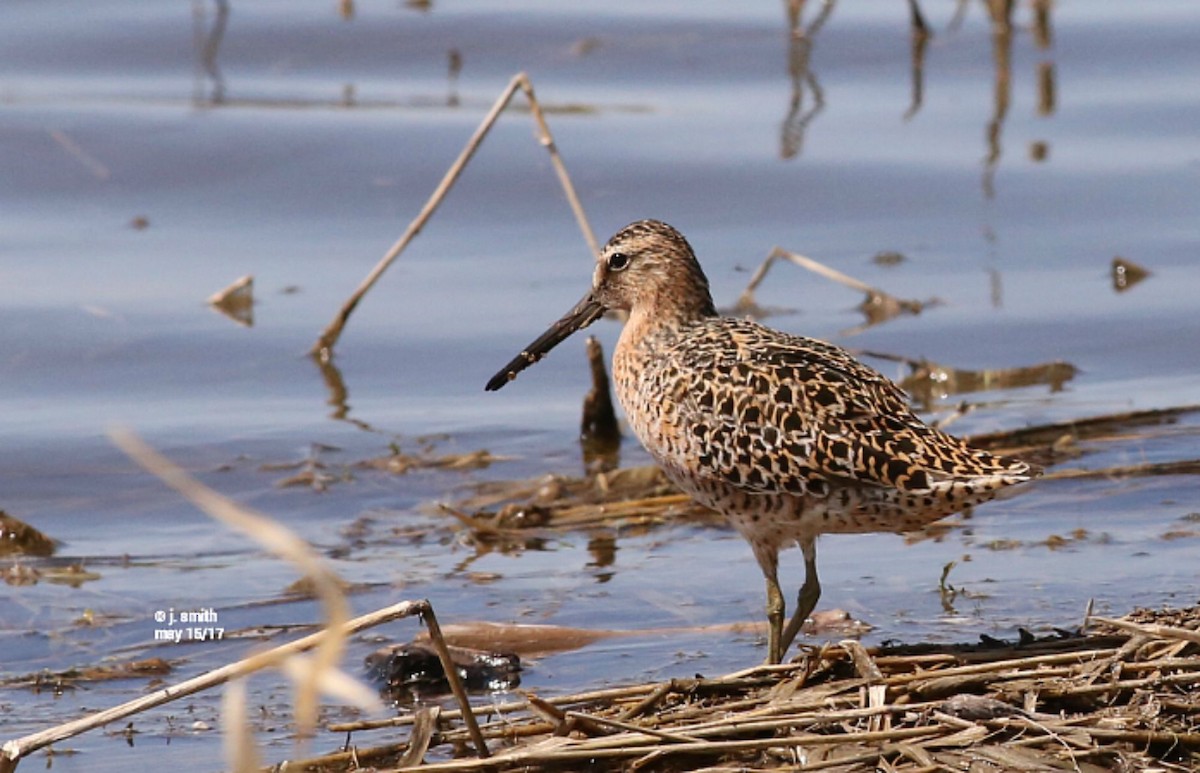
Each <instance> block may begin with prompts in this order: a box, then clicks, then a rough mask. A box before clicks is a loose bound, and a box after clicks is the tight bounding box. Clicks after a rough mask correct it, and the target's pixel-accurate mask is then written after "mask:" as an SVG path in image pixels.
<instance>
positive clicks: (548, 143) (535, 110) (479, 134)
mask: <svg viewBox="0 0 1200 773" xmlns="http://www.w3.org/2000/svg"><path fill="white" fill-rule="evenodd" d="M518 89H520V90H521V91H522V92H523V93H524V94H525V97H526V99H528V100H529V111H530V113H531V114H532V115H533V119H534V122H535V123H536V125H537V130H538V142H540V143H541V145H542V146H543V147H544V148H546V150H547V151H548V152H549V153H550V162H551V164H552V165H553V166H554V172H555V174H556V175H557V176H558V180H559V183H561V184H562V187H563V192H564V194H565V195H566V197H567V202H568V203H569V204H570V206H571V211H572V212H574V213H575V219H576V221H578V223H579V228H580V230H582V231H583V236H584V239H585V240H587V243H588V247H589V249H591V251H592V254H593V255H595V254H597V253H599V251H600V249H599V246H598V245H597V244H596V236H595V234H594V233H593V232H592V227H591V225H590V224H589V223H588V220H587V215H585V214H584V211H583V206H582V205H581V204H580V202H579V196H578V195H577V194H576V192H575V186H574V185H573V184H572V183H571V178H570V176H569V175H568V174H567V167H566V165H565V164H564V163H563V160H562V157H561V156H560V155H559V153H558V147H557V146H556V145H555V143H554V136H553V135H552V134H551V133H550V126H549V124H547V123H546V117H545V115H543V113H542V108H541V105H540V104H539V103H538V101H537V97H536V96H534V93H533V83H532V81H530V79H529V76H528V75H526V74H525V73H523V72H520V73H517V74H516V75H514V76H513V78H512V80H510V81H509V82H508V86H506V87H505V88H504V91H502V92H501V93H500V96H499V97H498V98H497V99H496V101H495V103H494V104H493V105H492V108H491V110H489V111H488V113H487V115H486V116H485V117H484V119H483V121H482V122H481V123H480V124H479V126H478V128H476V129H475V133H474V134H472V135H471V138H470V139H469V140H468V141H467V144H466V146H465V147H463V149H462V152H461V153H459V155H458V158H456V159H455V160H454V163H453V164H451V165H450V168H449V169H448V170H446V174H445V175H444V176H443V177H442V180H441V182H440V183H438V186H437V187H436V188H435V189H434V191H433V193H432V194H431V195H430V197H429V199H428V200H427V201H426V202H425V206H423V207H421V211H420V212H419V213H417V216H416V217H415V218H413V221H412V222H411V223H409V225H408V228H407V229H405V231H404V233H403V235H401V236H400V238H399V239H397V240H396V242H395V243H394V244H393V245H392V246H391V247H390V248H389V249H388V251H387V252H386V253H385V254H384V256H383V257H382V258H380V260H379V262H378V263H376V264H375V267H374V268H373V269H371V272H370V273H369V274H367V277H366V278H365V279H364V280H363V281H362V283H361V284H359V286H358V288H357V289H355V291H354V292H353V293H351V294H350V297H349V298H348V299H347V300H346V302H345V303H344V304H342V307H341V309H340V310H339V311H338V313H337V315H336V316H334V318H333V321H331V322H330V323H329V325H328V326H327V327H326V328H325V330H324V331H323V332H322V333H321V335H320V337H319V338H317V341H316V343H315V344H313V348H312V350H311V352H310V353H311V354H312V355H313V357H315V358H316V359H317V360H318V361H321V362H328V361H329V360H330V359H331V358H332V357H333V347H334V346H335V345H336V344H337V341H338V339H339V338H340V337H341V335H342V329H343V328H344V327H345V326H346V322H347V321H349V319H350V315H351V314H352V313H353V312H354V309H355V307H356V306H358V303H359V301H361V300H362V299H363V296H364V295H366V294H367V292H368V291H369V290H370V289H371V288H372V287H373V286H374V285H375V283H376V282H377V281H378V280H379V277H381V276H383V272H384V271H386V270H387V268H388V266H390V265H391V264H392V262H393V261H395V259H396V258H398V257H400V253H402V252H404V250H405V248H407V247H408V244H409V242H411V241H412V240H413V239H414V238H415V237H416V235H417V234H418V233H420V232H421V229H422V228H424V227H425V223H426V222H428V221H429V218H430V217H432V216H433V213H434V212H435V211H437V208H438V206H440V205H441V203H442V200H443V199H445V198H446V194H448V193H449V192H450V189H451V188H452V187H453V186H454V183H455V182H457V181H458V178H459V176H460V175H461V174H462V172H463V169H465V168H466V165H467V162H469V161H470V160H471V157H472V156H474V155H475V151H476V150H478V149H479V146H480V144H482V142H483V139H484V137H486V136H487V133H488V132H489V131H491V128H492V126H493V125H494V124H495V123H496V120H497V119H498V118H499V117H500V114H501V113H503V112H504V109H505V108H506V107H507V106H508V103H509V101H511V100H512V98H513V95H514V94H516V92H517V90H518Z"/></svg>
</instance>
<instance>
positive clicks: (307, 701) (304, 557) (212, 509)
mask: <svg viewBox="0 0 1200 773" xmlns="http://www.w3.org/2000/svg"><path fill="white" fill-rule="evenodd" d="M111 436H112V440H113V442H114V443H115V444H116V445H117V446H118V447H119V448H120V449H121V450H122V451H124V452H125V453H127V454H128V455H129V456H130V457H131V458H132V459H134V460H135V461H136V462H137V463H138V464H140V465H141V466H142V467H144V468H145V469H146V470H147V471H149V472H151V473H153V474H154V475H156V476H158V477H159V478H160V479H161V480H162V481H163V482H164V483H166V484H167V485H168V486H170V487H171V488H173V489H175V490H176V491H178V492H179V493H180V494H182V495H183V496H184V497H185V498H187V499H189V500H190V501H191V502H192V503H193V504H194V505H196V506H197V507H199V508H200V509H201V510H203V511H204V512H205V513H207V514H208V515H210V516H212V517H213V518H215V519H216V520H218V521H220V522H222V523H224V524H225V525H227V526H229V527H230V528H233V529H236V530H237V531H240V532H242V533H243V534H245V535H247V536H248V537H250V538H252V539H254V540H255V541H256V542H258V543H259V544H261V545H263V546H265V547H266V548H267V549H268V550H270V551H271V552H273V553H275V554H276V555H278V556H280V557H281V558H284V559H287V560H288V561H290V562H292V563H293V564H295V565H296V566H297V567H299V569H300V570H301V571H302V572H303V573H304V576H305V577H307V578H309V580H310V581H311V582H312V587H313V589H314V591H315V593H316V595H317V597H318V598H319V599H320V601H321V606H322V608H323V610H324V614H325V621H326V625H327V627H328V629H329V630H331V631H341V630H342V629H343V627H344V626H345V624H346V621H347V620H349V619H350V605H349V603H348V602H347V601H346V597H345V595H344V594H343V593H342V589H341V585H340V583H339V581H338V579H337V576H336V575H334V573H333V572H332V571H330V569H329V568H328V567H327V566H326V565H325V564H324V563H323V562H322V561H321V560H320V558H318V557H317V555H316V553H315V552H314V551H313V549H312V548H311V547H310V546H309V545H308V543H307V542H305V541H304V540H302V539H300V537H298V536H297V535H296V534H295V533H293V532H292V531H290V530H289V529H287V528H285V527H284V526H283V525H281V524H279V523H277V522H275V521H273V520H271V519H270V518H267V517H266V516H264V515H261V514H258V513H253V512H250V511H249V510H247V509H245V508H243V507H241V506H240V505H238V504H237V503H236V502H234V501H233V500H231V499H229V498H227V497H225V496H222V495H221V494H218V493H217V492H215V491H213V490H212V489H210V488H208V487H207V486H204V485H202V484H200V483H199V482H198V481H196V480H195V479H194V478H192V477H191V476H190V475H188V474H187V473H186V472H184V471H183V469H182V468H180V467H178V466H177V465H175V464H174V463H172V462H171V461H170V460H168V459H167V458H166V457H165V456H163V455H161V454H159V453H158V452H157V451H155V450H154V449H152V448H151V447H150V446H148V445H146V444H145V443H144V442H142V441H141V440H140V439H139V438H138V437H136V436H135V435H134V434H133V433H131V432H128V431H126V430H114V431H113V432H112V433H111ZM345 644H346V642H345V636H342V635H336V634H331V635H329V636H326V637H324V638H323V639H322V640H321V642H320V644H319V645H318V646H317V647H316V650H315V653H314V660H313V664H312V668H309V669H306V670H304V671H303V672H302V673H300V674H299V680H298V681H297V682H296V698H295V700H296V724H297V727H298V731H299V733H300V734H301V735H306V734H308V733H310V732H312V729H313V728H314V727H315V726H316V723H317V694H318V684H319V682H320V680H321V679H322V678H323V675H324V674H325V673H326V672H327V671H332V670H336V668H337V664H338V662H340V661H341V658H342V653H343V651H344V650H345ZM377 702H378V699H376V703H377Z"/></svg>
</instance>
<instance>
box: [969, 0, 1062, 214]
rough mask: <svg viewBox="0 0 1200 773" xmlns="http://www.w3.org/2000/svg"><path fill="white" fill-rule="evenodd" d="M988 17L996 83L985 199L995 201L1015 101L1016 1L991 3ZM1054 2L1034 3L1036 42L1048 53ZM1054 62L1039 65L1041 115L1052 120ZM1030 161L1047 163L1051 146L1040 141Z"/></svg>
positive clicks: (1038, 0)
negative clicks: (1006, 126) (1007, 123)
mask: <svg viewBox="0 0 1200 773" xmlns="http://www.w3.org/2000/svg"><path fill="white" fill-rule="evenodd" d="M986 6H987V11H988V16H989V18H990V20H991V25H992V61H993V67H994V77H993V81H992V117H991V119H990V120H989V121H988V123H987V128H986V136H987V155H986V156H985V157H984V169H983V180H982V186H983V195H984V196H985V197H986V198H989V199H991V198H994V197H995V195H996V169H997V167H998V166H999V164H1000V158H1001V156H1002V155H1003V142H1002V135H1003V130H1004V121H1005V118H1006V117H1007V115H1008V107H1009V103H1010V101H1011V99H1012V56H1013V51H1012V49H1013V31H1014V29H1013V19H1012V17H1013V10H1014V8H1015V6H1016V3H1015V1H1014V0H987V3H986ZM1052 7H1053V4H1052V2H1051V0H1034V2H1033V14H1034V23H1033V38H1034V43H1035V45H1036V46H1037V47H1038V48H1039V49H1042V50H1048V49H1049V48H1050V46H1051V43H1052V40H1053V34H1052V32H1051V21H1050V17H1051V10H1052ZM1054 72H1055V71H1054V62H1053V61H1050V60H1043V61H1041V62H1039V63H1038V65H1037V76H1036V82H1037V114H1038V115H1039V116H1042V117H1049V116H1051V115H1053V114H1054V110H1055V103H1056V88H1055V75H1054ZM1029 155H1030V158H1031V159H1032V160H1034V161H1037V162H1040V161H1044V160H1045V159H1046V158H1048V157H1049V143H1047V142H1045V141H1044V140H1039V141H1037V142H1035V143H1033V144H1031V145H1030V153H1029Z"/></svg>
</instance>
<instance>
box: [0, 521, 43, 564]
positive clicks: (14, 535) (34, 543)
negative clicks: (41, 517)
mask: <svg viewBox="0 0 1200 773" xmlns="http://www.w3.org/2000/svg"><path fill="white" fill-rule="evenodd" d="M54 549H55V542H54V540H52V539H50V538H49V537H47V536H46V535H45V534H43V533H42V532H40V531H38V530H37V529H35V528H34V527H32V526H30V525H29V524H27V523H25V522H24V521H22V520H21V519H19V518H14V517H12V516H11V515H9V514H8V513H6V512H4V511H3V510H0V556H39V557H43V558H44V557H46V556H52V555H54Z"/></svg>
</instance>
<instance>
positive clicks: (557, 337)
mask: <svg viewBox="0 0 1200 773" xmlns="http://www.w3.org/2000/svg"><path fill="white" fill-rule="evenodd" d="M603 314H604V307H603V306H601V305H600V302H599V301H597V300H596V299H595V298H594V297H593V296H592V293H590V292H589V293H588V294H587V295H585V296H583V299H582V300H581V301H579V303H577V304H575V308H573V309H571V310H570V311H568V312H567V313H566V315H565V316H563V318H562V319H560V320H559V321H558V322H555V323H554V324H553V325H551V326H550V329H549V330H547V331H546V332H545V333H542V334H541V335H540V336H538V337H537V340H535V341H534V342H533V343H531V344H530V345H529V346H526V347H525V350H524V351H522V352H521V353H520V354H518V355H517V356H516V357H513V360H512V362H510V363H508V364H507V365H505V366H504V369H503V370H501V371H500V372H499V373H497V374H496V375H494V376H492V380H491V381H489V382H487V387H486V389H487V391H489V392H494V391H496V390H497V389H499V388H500V387H502V386H504V385H505V384H507V383H508V382H510V381H512V380H513V379H514V378H516V377H517V374H518V373H520V372H521V371H523V370H525V369H526V368H528V367H529V366H530V365H532V364H533V363H535V362H537V361H538V360H540V359H542V358H543V357H545V356H546V354H547V353H548V352H549V351H550V350H551V349H553V348H554V347H556V346H558V345H559V344H560V343H562V342H563V341H564V340H566V338H567V336H569V335H571V334H572V333H574V332H575V331H576V330H582V329H584V328H585V327H587V326H588V325H590V324H592V323H593V322H595V321H596V320H598V319H600V317H601V316H602V315H603Z"/></svg>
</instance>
